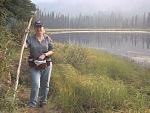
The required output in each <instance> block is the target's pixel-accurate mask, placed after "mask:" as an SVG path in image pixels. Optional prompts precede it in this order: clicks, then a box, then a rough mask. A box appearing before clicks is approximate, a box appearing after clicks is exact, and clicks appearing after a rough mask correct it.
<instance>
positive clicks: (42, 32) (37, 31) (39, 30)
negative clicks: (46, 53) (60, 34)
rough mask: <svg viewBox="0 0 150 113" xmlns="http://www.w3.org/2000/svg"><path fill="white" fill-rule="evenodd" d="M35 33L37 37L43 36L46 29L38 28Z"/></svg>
mask: <svg viewBox="0 0 150 113" xmlns="http://www.w3.org/2000/svg"><path fill="white" fill-rule="evenodd" d="M35 32H36V34H37V35H43V34H44V33H45V30H44V27H41V26H39V27H36V28H35Z"/></svg>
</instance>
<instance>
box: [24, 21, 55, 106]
mask: <svg viewBox="0 0 150 113" xmlns="http://www.w3.org/2000/svg"><path fill="white" fill-rule="evenodd" d="M26 47H28V48H29V49H30V57H29V66H30V69H31V80H32V90H31V94H30V101H29V107H36V105H37V103H38V102H39V104H40V105H41V106H42V105H44V104H46V102H47V95H48V91H49V82H50V76H51V70H52V62H51V55H52V54H53V53H54V52H53V45H52V40H51V38H50V37H49V36H48V35H46V34H45V30H44V27H43V24H42V23H41V22H40V21H36V22H35V35H33V36H32V37H30V38H28V39H27V41H26ZM38 99H39V100H38Z"/></svg>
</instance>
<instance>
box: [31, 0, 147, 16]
mask: <svg viewBox="0 0 150 113" xmlns="http://www.w3.org/2000/svg"><path fill="white" fill-rule="evenodd" d="M32 1H33V2H34V3H35V4H37V6H39V8H41V9H44V10H46V11H47V10H50V11H51V10H55V11H56V10H58V11H61V10H65V9H66V11H68V10H73V9H74V10H77V11H80V12H82V11H83V10H87V11H114V12H117V11H118V12H124V13H136V14H138V13H143V12H150V0H32Z"/></svg>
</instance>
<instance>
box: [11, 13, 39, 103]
mask: <svg viewBox="0 0 150 113" xmlns="http://www.w3.org/2000/svg"><path fill="white" fill-rule="evenodd" d="M35 14H36V12H34V15H32V17H31V18H30V20H29V23H28V27H27V29H26V31H25V35H24V42H23V45H22V48H21V54H20V60H19V65H18V69H17V78H16V83H15V88H14V94H13V101H12V104H14V101H15V98H16V92H17V88H18V82H19V74H20V68H21V62H22V56H23V52H24V48H25V44H26V40H27V37H28V34H29V29H30V26H31V23H32V20H33V18H34V16H35Z"/></svg>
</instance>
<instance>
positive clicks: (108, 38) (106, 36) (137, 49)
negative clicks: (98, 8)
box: [52, 33, 150, 63]
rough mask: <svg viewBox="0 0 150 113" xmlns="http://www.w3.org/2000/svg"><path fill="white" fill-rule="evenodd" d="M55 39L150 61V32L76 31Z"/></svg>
mask: <svg viewBox="0 0 150 113" xmlns="http://www.w3.org/2000/svg"><path fill="white" fill-rule="evenodd" d="M52 38H53V40H54V41H59V42H63V43H69V44H75V45H81V46H84V47H89V48H96V49H104V50H106V51H108V52H111V53H113V54H117V55H121V56H126V57H129V58H131V59H133V60H136V61H138V60H139V61H138V62H142V63H143V62H145V63H150V58H149V57H150V34H140V33H134V34H133V33H128V34H127V33H124V34H123V33H76V34H57V35H53V36H52Z"/></svg>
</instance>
